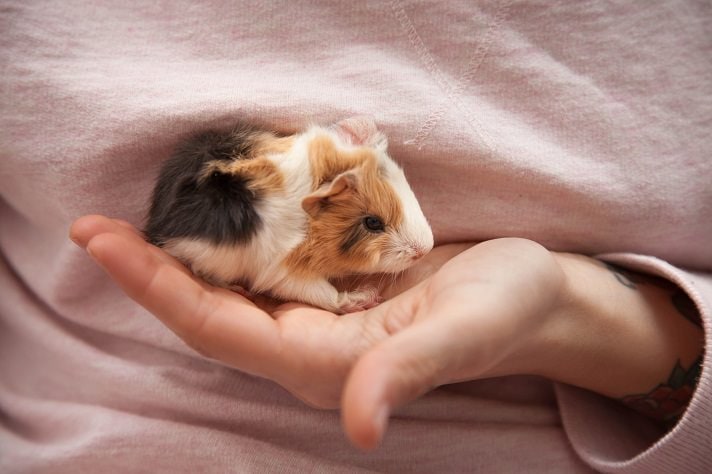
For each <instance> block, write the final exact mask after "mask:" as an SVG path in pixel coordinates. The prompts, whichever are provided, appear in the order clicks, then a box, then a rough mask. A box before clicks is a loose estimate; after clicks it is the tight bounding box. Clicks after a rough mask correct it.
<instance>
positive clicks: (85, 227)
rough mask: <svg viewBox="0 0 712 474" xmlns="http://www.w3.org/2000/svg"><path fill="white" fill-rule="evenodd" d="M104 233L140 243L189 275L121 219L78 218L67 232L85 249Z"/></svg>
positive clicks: (175, 261)
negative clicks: (90, 241)
mask: <svg viewBox="0 0 712 474" xmlns="http://www.w3.org/2000/svg"><path fill="white" fill-rule="evenodd" d="M106 233H112V234H117V235H121V236H124V237H126V238H127V239H132V240H135V241H136V242H141V243H142V245H144V246H145V247H146V250H147V251H148V252H150V253H151V254H153V255H154V256H155V257H157V258H159V259H160V260H162V261H163V262H165V263H167V264H169V265H172V266H173V267H175V268H177V269H178V270H180V271H181V272H183V273H185V274H187V275H190V274H191V272H190V270H189V269H187V268H186V267H185V265H183V264H182V263H181V262H179V261H178V260H177V259H176V258H174V257H173V256H171V255H168V254H167V253H165V252H164V251H163V250H161V249H159V248H158V247H156V246H154V245H151V244H149V243H148V242H146V241H145V240H144V238H143V235H142V234H141V233H140V232H139V231H138V230H137V229H136V228H135V227H134V226H133V225H131V224H130V223H129V222H127V221H124V220H121V219H111V218H109V217H106V216H101V215H88V216H83V217H80V218H79V219H77V220H76V221H74V223H73V224H72V226H71V228H70V230H69V237H70V239H72V241H74V242H75V243H76V244H77V245H79V246H80V247H82V248H86V246H87V244H88V242H89V240H91V239H92V238H93V237H94V236H96V235H99V234H106Z"/></svg>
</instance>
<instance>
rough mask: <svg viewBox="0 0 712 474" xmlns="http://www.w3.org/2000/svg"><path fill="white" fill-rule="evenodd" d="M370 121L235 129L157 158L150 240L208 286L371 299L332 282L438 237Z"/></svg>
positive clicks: (404, 255) (296, 297)
mask: <svg viewBox="0 0 712 474" xmlns="http://www.w3.org/2000/svg"><path fill="white" fill-rule="evenodd" d="M386 147H387V140H386V138H385V136H384V135H383V134H382V133H381V132H380V131H378V130H377V128H376V126H375V124H374V123H373V121H372V120H370V119H368V118H363V117H355V118H351V119H347V120H343V121H341V122H339V123H337V124H335V125H332V126H330V127H320V126H312V127H310V128H309V129H307V130H306V131H305V132H303V133H299V134H296V135H290V136H279V135H277V134H275V133H273V132H270V131H264V130H259V129H256V128H253V127H251V126H247V125H241V126H239V127H237V128H235V129H234V130H233V131H231V132H228V133H220V132H207V133H202V134H200V135H198V136H196V137H194V138H192V139H190V140H189V141H187V142H186V143H184V144H183V145H182V146H181V147H179V149H178V150H177V152H176V153H175V154H174V155H173V156H172V157H171V158H169V159H168V160H167V161H166V162H165V163H164V165H163V167H162V169H161V172H160V175H159V178H158V181H157V183H156V187H155V189H154V192H153V198H152V203H151V208H150V211H149V217H148V223H147V226H146V229H145V234H146V237H147V239H148V240H149V241H150V242H151V243H153V244H155V245H157V246H159V247H162V248H163V249H164V250H165V251H166V252H168V253H169V254H171V255H173V256H175V257H176V258H178V259H179V260H181V261H182V262H184V263H185V264H186V265H187V266H189V267H190V268H191V270H192V271H193V272H194V273H195V274H196V275H198V276H200V277H202V278H203V279H205V280H206V281H208V282H209V283H211V284H214V285H218V286H222V287H226V288H236V287H242V288H245V289H247V290H248V291H250V292H254V293H265V294H269V295H271V296H273V297H276V298H279V299H282V300H287V301H300V302H304V303H308V304H311V305H314V306H319V307H321V308H324V309H327V310H329V311H332V312H336V313H345V312H351V311H357V310H361V309H366V308H369V307H372V306H374V305H375V304H377V302H378V298H379V297H378V294H377V292H376V290H375V289H369V288H367V289H363V288H361V289H357V290H354V291H343V292H339V291H337V289H336V288H335V287H334V286H333V285H332V284H331V283H330V282H329V279H333V278H335V277H341V276H345V275H352V274H369V273H381V272H384V273H395V272H399V271H402V270H404V269H406V268H408V267H409V266H410V265H411V264H413V263H414V262H415V261H416V260H418V259H419V258H420V257H422V256H423V255H425V254H427V253H428V252H429V251H430V250H431V249H432V247H433V234H432V231H431V229H430V226H429V225H428V222H427V220H426V218H425V216H424V215H423V212H422V211H421V209H420V206H419V204H418V201H417V200H416V198H415V195H414V194H413V191H412V190H411V189H410V186H409V185H408V183H407V181H406V178H405V175H404V174H403V171H402V170H401V168H400V167H399V166H398V165H397V164H396V163H395V162H394V161H393V160H392V159H391V158H390V157H389V156H388V154H387V153H386Z"/></svg>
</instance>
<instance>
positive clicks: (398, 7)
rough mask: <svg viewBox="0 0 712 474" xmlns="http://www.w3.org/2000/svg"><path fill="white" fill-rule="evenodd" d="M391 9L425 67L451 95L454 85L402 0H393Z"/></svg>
mask: <svg viewBox="0 0 712 474" xmlns="http://www.w3.org/2000/svg"><path fill="white" fill-rule="evenodd" d="M391 9H392V10H393V14H394V15H395V17H396V20H398V22H399V23H400V25H401V28H402V29H403V32H404V33H405V34H406V35H407V36H408V40H409V41H410V43H411V45H413V47H414V48H415V51H416V52H417V53H418V55H419V56H420V60H421V61H422V62H423V64H424V65H425V68H426V69H427V71H428V72H429V73H430V75H431V76H432V78H433V80H434V81H435V83H436V84H437V86H438V87H439V88H440V90H441V91H442V92H443V93H444V94H445V95H447V96H450V91H451V90H452V86H451V85H450V84H449V82H448V80H447V78H446V77H445V74H444V73H443V72H442V70H441V69H440V68H439V67H438V65H437V63H436V62H435V58H433V55H432V54H430V51H428V48H427V47H426V46H425V43H424V42H423V39H422V38H421V37H420V35H419V34H418V32H417V30H416V29H415V25H413V22H412V21H411V19H410V17H409V16H408V14H407V13H406V11H405V8H404V7H403V4H402V2H401V1H400V0H393V1H392V2H391Z"/></svg>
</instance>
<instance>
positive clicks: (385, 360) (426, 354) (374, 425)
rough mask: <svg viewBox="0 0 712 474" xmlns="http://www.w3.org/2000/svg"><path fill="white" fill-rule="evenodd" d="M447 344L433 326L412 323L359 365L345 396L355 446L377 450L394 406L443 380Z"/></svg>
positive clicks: (446, 338) (445, 337) (345, 421)
mask: <svg viewBox="0 0 712 474" xmlns="http://www.w3.org/2000/svg"><path fill="white" fill-rule="evenodd" d="M448 341H449V335H447V334H446V333H445V331H443V330H442V329H439V328H438V327H437V325H435V324H430V323H423V324H419V325H414V326H411V327H408V328H406V329H405V330H403V331H402V332H400V333H398V334H396V335H395V336H393V337H392V338H390V339H387V340H385V341H384V342H382V343H381V344H379V345H377V346H376V347H375V348H373V349H372V350H371V351H369V352H367V353H366V354H365V355H364V356H362V357H361V359H359V360H358V361H357V362H356V365H355V366H354V368H353V369H352V371H351V373H350V374H349V377H348V379H347V382H346V385H345V388H344V393H343V398H342V422H343V425H344V429H345V431H346V434H347V436H348V437H349V439H350V440H351V442H352V443H353V444H354V445H356V446H357V447H359V448H361V449H364V450H370V449H373V448H375V447H376V446H377V445H378V444H379V442H380V440H381V438H382V437H383V434H384V433H385V430H386V426H387V423H388V417H389V414H390V413H391V412H392V410H393V409H394V408H396V407H398V406H401V405H403V404H405V403H406V402H408V401H410V400H413V399H415V398H416V397H418V396H419V395H422V394H423V393H425V392H427V391H428V390H430V389H432V388H433V387H435V386H437V385H440V384H441V383H443V382H444V380H445V377H444V376H445V374H446V370H447V367H448V365H449V363H450V359H451V355H450V354H449V352H448V351H449V350H450V349H451V348H450V347H449V344H448Z"/></svg>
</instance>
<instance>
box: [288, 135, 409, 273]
mask: <svg viewBox="0 0 712 474" xmlns="http://www.w3.org/2000/svg"><path fill="white" fill-rule="evenodd" d="M309 161H310V164H311V168H312V174H313V176H314V189H315V190H316V189H318V188H319V187H320V186H322V185H323V184H324V183H328V182H330V181H331V180H333V179H334V178H335V177H336V176H338V175H339V174H341V173H343V172H345V171H349V170H355V173H356V175H357V180H356V185H355V187H349V188H347V189H345V190H344V191H342V192H340V193H338V194H337V195H334V196H330V197H329V198H328V199H327V200H326V202H324V203H323V206H322V208H321V210H320V211H319V212H318V213H317V214H316V215H315V216H314V217H313V218H311V219H310V222H309V228H308V230H307V237H306V239H305V241H304V242H303V243H302V244H301V245H300V246H298V247H297V248H296V249H295V250H294V251H293V252H292V253H291V254H290V255H289V257H288V258H287V261H286V262H285V263H286V265H287V266H288V268H289V269H290V270H291V271H292V272H293V273H295V274H297V275H299V276H301V277H305V278H308V277H316V276H325V277H327V278H329V277H336V276H340V275H344V274H349V273H369V272H370V271H372V270H373V268H374V266H375V265H376V264H377V263H378V262H379V260H380V255H381V253H382V252H383V251H384V249H385V248H386V247H387V246H388V242H389V240H390V238H389V230H390V232H391V233H392V232H393V229H397V228H398V226H400V224H401V223H402V221H403V209H402V206H401V202H400V199H399V198H398V196H397V195H396V193H395V190H394V189H393V187H392V186H391V185H390V184H389V183H388V182H387V181H386V180H385V178H384V177H383V176H382V172H381V170H380V169H379V166H378V159H377V157H376V155H375V154H374V153H373V151H372V150H369V149H368V148H365V147H364V148H360V149H356V150H353V151H348V152H345V151H340V150H337V148H336V147H335V145H334V143H333V142H332V140H331V138H330V137H328V136H326V135H324V136H319V137H316V138H314V139H313V141H312V143H310V146H309ZM366 216H377V217H379V218H380V219H382V220H383V222H384V224H385V227H386V229H385V232H381V233H372V232H369V231H367V230H366V229H365V228H364V227H363V224H362V222H363V219H364V218H365V217H366Z"/></svg>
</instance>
